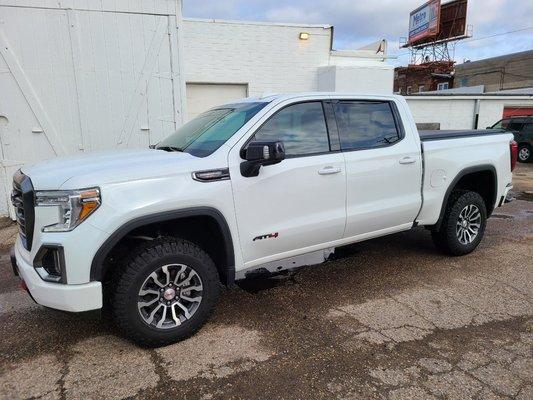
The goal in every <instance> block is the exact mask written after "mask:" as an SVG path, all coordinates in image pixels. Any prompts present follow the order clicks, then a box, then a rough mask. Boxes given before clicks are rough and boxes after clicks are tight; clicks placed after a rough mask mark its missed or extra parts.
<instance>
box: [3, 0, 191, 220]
mask: <svg viewBox="0 0 533 400" xmlns="http://www.w3.org/2000/svg"><path fill="white" fill-rule="evenodd" d="M33 3H35V1H16V2H14V1H8V0H0V55H1V56H0V148H1V157H2V159H1V168H0V215H1V214H5V213H6V211H7V210H8V207H7V204H8V202H7V199H8V195H9V193H10V191H11V189H10V186H11V176H12V174H13V173H14V172H15V171H16V169H18V168H19V167H20V166H21V165H22V164H26V163H31V162H35V161H39V160H43V159H46V158H50V157H55V156H59V155H66V154H76V153H79V152H85V151H95V150H103V149H112V148H122V147H124V148H125V147H147V146H148V145H149V144H151V143H155V142H157V141H159V140H160V139H161V138H163V137H165V136H167V135H168V134H170V133H171V132H172V131H173V130H174V129H175V128H176V126H177V125H179V124H181V122H182V110H183V102H184V96H183V94H184V90H185V88H184V82H183V81H182V79H181V77H182V68H181V52H180V48H181V43H180V40H179V39H178V35H179V33H178V31H179V30H178V29H176V28H177V27H180V26H181V5H180V3H179V1H175V0H158V1H151V2H147V1H120V0H117V1H115V2H107V1H92V0H88V1H84V2H76V1H67V2H61V3H60V4H61V5H56V4H59V2H58V3H56V2H50V3H52V4H51V6H50V8H36V7H32V5H33ZM39 3H40V4H41V5H42V4H43V3H46V2H39ZM53 3H56V4H53ZM108 5H109V6H108ZM67 6H68V8H67Z"/></svg>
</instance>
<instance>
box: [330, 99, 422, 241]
mask: <svg viewBox="0 0 533 400" xmlns="http://www.w3.org/2000/svg"><path fill="white" fill-rule="evenodd" d="M333 107H334V110H335V117H336V121H337V125H338V130H339V138H340V145H341V149H342V151H343V154H344V157H345V160H346V174H347V179H346V180H347V194H346V211H347V212H346V214H347V221H346V231H345V233H344V237H345V238H350V237H354V236H358V235H370V234H372V233H373V232H375V233H377V234H379V233H386V232H389V231H397V230H401V229H405V228H407V227H409V226H410V224H412V223H413V221H414V220H415V218H416V215H417V214H418V211H419V210H420V206H421V182H422V159H421V151H420V146H419V144H418V143H417V142H416V141H415V140H414V138H413V137H412V135H406V134H405V130H404V127H403V125H402V123H401V121H400V117H399V112H398V110H397V107H396V105H395V104H394V103H393V102H389V101H358V100H346V101H344V100H341V101H336V102H334V103H333Z"/></svg>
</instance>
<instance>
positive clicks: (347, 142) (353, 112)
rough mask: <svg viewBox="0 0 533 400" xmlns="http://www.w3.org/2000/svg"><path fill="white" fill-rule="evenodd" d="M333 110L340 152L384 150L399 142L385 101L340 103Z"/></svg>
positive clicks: (397, 133) (392, 115) (387, 103)
mask: <svg viewBox="0 0 533 400" xmlns="http://www.w3.org/2000/svg"><path fill="white" fill-rule="evenodd" d="M334 110H335V118H336V119H337V125H338V128H339V136H340V141H341V149H342V150H363V149H372V148H376V147H383V146H388V145H391V144H394V143H396V142H398V141H399V140H400V139H401V135H400V131H399V129H398V126H397V124H396V120H395V118H394V113H393V110H392V107H391V105H390V103H389V102H388V101H383V102H378V101H372V102H368V101H341V102H338V103H335V104H334Z"/></svg>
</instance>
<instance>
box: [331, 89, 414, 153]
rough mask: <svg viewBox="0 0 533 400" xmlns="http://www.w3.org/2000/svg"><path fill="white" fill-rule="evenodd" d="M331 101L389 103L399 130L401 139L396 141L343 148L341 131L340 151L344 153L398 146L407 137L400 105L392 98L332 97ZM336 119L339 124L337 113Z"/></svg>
mask: <svg viewBox="0 0 533 400" xmlns="http://www.w3.org/2000/svg"><path fill="white" fill-rule="evenodd" d="M331 103H333V104H335V103H388V104H389V107H390V108H391V111H392V119H393V120H394V125H395V126H396V131H397V132H398V136H399V139H398V140H397V141H395V142H394V143H383V144H381V145H379V146H367V147H359V148H356V149H343V148H342V141H341V140H340V132H339V133H338V134H339V143H340V151H342V152H343V153H348V152H352V151H362V150H373V149H382V148H384V147H391V146H396V145H397V144H398V143H400V142H401V141H402V140H404V139H405V129H404V126H403V121H402V119H401V118H400V112H399V110H398V107H397V106H396V103H395V102H394V101H392V100H379V99H378V100H372V99H332V100H331ZM333 113H335V107H333ZM335 121H336V122H337V126H338V119H337V116H336V115H335Z"/></svg>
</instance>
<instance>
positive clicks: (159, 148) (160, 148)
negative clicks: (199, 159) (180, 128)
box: [155, 146, 184, 153]
mask: <svg viewBox="0 0 533 400" xmlns="http://www.w3.org/2000/svg"><path fill="white" fill-rule="evenodd" d="M155 149H156V150H164V151H180V152H182V153H183V150H184V149H182V148H181V147H176V146H160V147H156V148H155Z"/></svg>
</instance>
